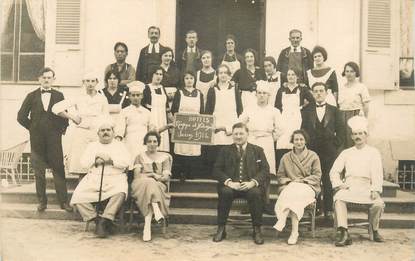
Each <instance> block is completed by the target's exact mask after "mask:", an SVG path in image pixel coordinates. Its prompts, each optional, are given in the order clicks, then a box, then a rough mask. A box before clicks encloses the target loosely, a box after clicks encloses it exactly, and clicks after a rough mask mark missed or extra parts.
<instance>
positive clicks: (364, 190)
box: [333, 176, 382, 204]
mask: <svg viewBox="0 0 415 261" xmlns="http://www.w3.org/2000/svg"><path fill="white" fill-rule="evenodd" d="M345 184H346V185H348V186H349V188H348V189H342V190H339V191H338V192H337V193H336V194H335V195H334V197H333V199H334V201H336V200H342V201H346V202H351V203H358V204H373V203H375V202H376V201H378V200H382V199H380V198H378V200H372V199H371V198H370V189H371V186H370V179H369V178H365V177H353V176H351V177H347V178H346V181H345Z"/></svg>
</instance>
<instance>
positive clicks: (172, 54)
mask: <svg viewBox="0 0 415 261" xmlns="http://www.w3.org/2000/svg"><path fill="white" fill-rule="evenodd" d="M168 52H171V56H172V61H173V60H174V52H173V49H171V48H170V47H167V46H166V47H164V48H163V49H161V50H160V57H161V56H163V54H165V53H168Z"/></svg>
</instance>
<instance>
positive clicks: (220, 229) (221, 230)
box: [213, 226, 226, 242]
mask: <svg viewBox="0 0 415 261" xmlns="http://www.w3.org/2000/svg"><path fill="white" fill-rule="evenodd" d="M225 238H226V231H225V226H218V231H217V232H216V235H215V236H214V237H213V242H220V241H222V240H223V239H225Z"/></svg>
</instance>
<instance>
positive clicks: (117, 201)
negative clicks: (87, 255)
mask: <svg viewBox="0 0 415 261" xmlns="http://www.w3.org/2000/svg"><path fill="white" fill-rule="evenodd" d="M97 126H98V138H99V141H94V142H91V143H89V145H88V147H87V148H86V149H85V151H84V153H83V155H82V157H81V164H82V165H83V167H85V168H88V169H89V170H88V174H87V175H86V176H85V177H84V178H83V179H82V180H81V182H80V183H79V184H78V186H77V187H76V189H75V191H74V192H73V195H72V199H71V205H74V206H75V207H76V208H77V209H78V212H79V213H80V214H81V216H82V218H83V220H84V221H91V220H95V222H96V224H97V226H96V230H95V234H96V235H97V236H98V237H101V238H103V237H107V236H108V234H109V231H110V227H111V225H112V221H113V220H114V217H115V215H116V214H117V212H118V210H119V209H120V207H121V206H122V204H123V203H124V200H125V198H126V196H127V193H128V183H127V175H125V174H124V172H125V170H126V169H127V167H128V166H129V165H130V163H131V157H130V153H129V151H128V150H127V148H126V147H125V145H124V144H123V143H122V142H120V141H117V140H114V124H113V122H112V119H111V118H110V117H109V116H106V117H103V118H101V119H100V120H99V124H98V125H97ZM103 169H104V173H103V179H102V193H101V202H102V201H107V200H108V203H107V205H106V207H105V209H104V211H103V213H102V214H101V215H100V216H98V215H97V213H96V210H95V208H94V206H93V205H92V203H94V202H95V203H96V202H98V200H99V190H100V184H101V175H102V174H101V173H102V170H103Z"/></svg>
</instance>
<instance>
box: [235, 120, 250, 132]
mask: <svg viewBox="0 0 415 261" xmlns="http://www.w3.org/2000/svg"><path fill="white" fill-rule="evenodd" d="M234 129H244V130H245V131H246V132H249V129H248V126H247V125H246V124H245V123H243V122H238V123H235V124H234V125H233V126H232V132H233V130H234Z"/></svg>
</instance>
